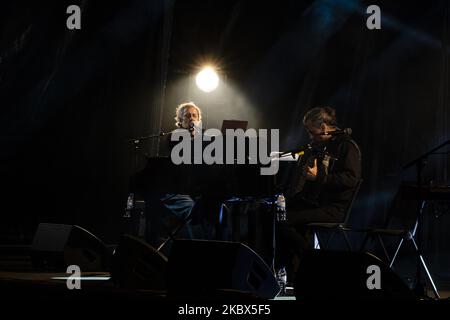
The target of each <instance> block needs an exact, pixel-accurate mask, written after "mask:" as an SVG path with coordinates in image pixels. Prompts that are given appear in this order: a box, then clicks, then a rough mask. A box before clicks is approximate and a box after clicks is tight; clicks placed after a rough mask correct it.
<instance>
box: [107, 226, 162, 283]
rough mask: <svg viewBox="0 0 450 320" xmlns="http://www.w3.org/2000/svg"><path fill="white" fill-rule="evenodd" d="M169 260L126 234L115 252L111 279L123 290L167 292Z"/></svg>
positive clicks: (141, 241)
mask: <svg viewBox="0 0 450 320" xmlns="http://www.w3.org/2000/svg"><path fill="white" fill-rule="evenodd" d="M166 270H167V258H166V257H165V256H164V255H163V254H162V253H160V252H158V251H156V249H155V248H153V247H152V246H150V245H149V244H147V243H146V242H145V241H143V240H141V239H139V238H136V237H133V236H131V235H128V234H125V235H123V236H122V238H121V240H120V242H119V245H118V246H117V248H116V250H115V251H114V255H113V262H112V268H111V278H112V280H113V281H114V283H116V284H117V285H119V286H120V287H121V288H129V289H152V290H166Z"/></svg>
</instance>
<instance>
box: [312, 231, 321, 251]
mask: <svg viewBox="0 0 450 320" xmlns="http://www.w3.org/2000/svg"><path fill="white" fill-rule="evenodd" d="M313 237H314V249H315V250H320V241H319V237H318V235H317V232H315V231H313Z"/></svg>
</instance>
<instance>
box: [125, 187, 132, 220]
mask: <svg viewBox="0 0 450 320" xmlns="http://www.w3.org/2000/svg"><path fill="white" fill-rule="evenodd" d="M133 208H134V193H130V194H129V195H128V199H127V206H126V208H125V214H124V215H123V217H124V218H130V217H131V210H133Z"/></svg>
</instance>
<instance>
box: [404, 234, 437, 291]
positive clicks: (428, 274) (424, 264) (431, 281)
mask: <svg viewBox="0 0 450 320" xmlns="http://www.w3.org/2000/svg"><path fill="white" fill-rule="evenodd" d="M411 242H412V243H413V245H414V248H415V249H416V252H417V253H418V252H419V248H418V247H417V243H416V240H414V238H411ZM419 259H420V263H421V264H422V267H423V268H424V270H425V272H426V274H427V278H428V281H430V284H431V287H432V288H433V292H434V296H435V297H436V298H438V299H439V298H440V295H439V292H438V290H437V288H436V285H435V284H434V281H433V278H432V277H431V274H430V271H428V267H427V264H426V263H425V260H424V258H423V256H422V255H419ZM416 281H420V279H417V280H416Z"/></svg>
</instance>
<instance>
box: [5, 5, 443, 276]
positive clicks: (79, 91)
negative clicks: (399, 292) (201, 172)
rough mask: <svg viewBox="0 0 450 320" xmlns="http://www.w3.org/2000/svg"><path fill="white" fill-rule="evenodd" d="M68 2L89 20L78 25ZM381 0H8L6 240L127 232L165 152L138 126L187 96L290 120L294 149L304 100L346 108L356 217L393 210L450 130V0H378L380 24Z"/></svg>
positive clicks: (433, 171)
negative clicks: (374, 21) (135, 203)
mask: <svg viewBox="0 0 450 320" xmlns="http://www.w3.org/2000/svg"><path fill="white" fill-rule="evenodd" d="M71 4H77V5H79V6H80V7H81V9H82V21H81V30H68V29H67V28H66V19H67V17H68V16H69V15H68V14H67V13H66V8H67V7H68V6H69V5H71ZM370 4H373V3H372V2H370V1H357V0H339V1H331V0H316V1H298V0H296V1H294V0H292V1H278V2H276V3H275V2H271V3H268V4H264V3H262V2H250V1H238V0H233V1H217V0H214V1H213V0H196V1H174V0H172V1H169V0H168V1H164V0H154V1H150V0H147V1H144V0H142V1H137V0H135V1H117V2H114V3H100V2H98V1H97V2H95V1H89V0H85V1H58V3H54V2H48V3H45V2H42V1H39V2H36V1H34V2H31V1H30V2H27V1H5V2H3V3H2V5H1V6H2V7H1V10H0V106H1V109H0V110H1V111H0V112H1V119H0V120H1V126H0V130H1V140H0V141H1V146H0V158H1V166H0V170H1V183H2V187H3V188H2V191H1V198H0V207H1V210H0V215H1V217H0V219H1V220H0V221H1V223H0V240H1V242H2V243H29V242H30V241H31V237H32V235H33V233H34V230H35V228H36V226H37V224H38V223H39V222H44V221H45V222H57V223H69V224H78V225H80V226H83V227H85V228H87V229H89V230H91V231H92V232H93V233H94V234H96V235H98V236H99V237H101V238H103V239H104V240H105V241H107V242H110V243H114V242H116V241H117V239H118V236H119V234H120V232H121V227H122V226H121V216H122V214H123V209H124V206H125V202H126V198H127V192H128V184H129V178H130V176H131V175H132V173H133V172H135V171H136V170H138V169H139V168H141V167H142V166H143V165H144V164H145V158H144V154H147V155H149V156H155V155H157V154H158V141H157V140H152V141H144V143H143V144H142V145H141V152H140V153H138V154H137V155H136V154H135V153H134V152H133V146H132V145H130V144H129V143H128V142H126V140H127V139H129V138H131V137H136V136H145V135H149V134H155V133H158V132H160V131H161V130H163V131H168V130H171V129H173V125H174V121H173V116H174V109H175V107H176V105H177V104H179V103H181V102H184V101H191V100H192V101H194V102H196V103H197V104H198V105H199V106H200V107H201V108H202V110H203V112H204V125H205V127H219V128H220V125H221V122H222V120H223V119H242V120H248V121H249V126H250V127H252V128H256V129H258V128H279V129H280V133H281V148H282V149H289V148H292V147H295V146H296V145H299V144H303V143H306V142H307V136H306V134H305V132H304V131H303V129H302V127H301V119H302V115H303V114H304V112H305V111H306V110H307V109H309V108H311V107H314V106H319V105H330V106H333V107H335V108H336V109H337V112H338V116H339V120H340V123H341V126H342V127H351V128H352V129H353V136H354V139H355V140H356V141H357V142H358V143H359V144H360V146H361V149H362V153H363V177H364V184H363V186H362V190H361V193H360V195H359V197H358V200H357V202H356V204H355V212H354V215H353V217H352V223H354V224H355V225H357V226H369V225H373V224H374V223H381V222H382V221H383V219H384V217H385V216H386V215H387V213H388V209H389V207H390V204H391V200H392V198H393V196H394V193H395V191H396V190H397V188H398V185H399V183H400V181H401V180H412V179H414V178H415V176H414V170H413V169H409V170H403V169H402V166H403V165H404V164H405V163H407V162H409V161H411V160H413V159H414V158H416V157H418V156H419V155H421V154H422V153H424V152H426V151H427V150H429V149H431V148H432V147H434V146H436V145H438V144H440V143H442V142H444V141H447V140H448V139H449V138H450V134H449V133H450V127H449V120H450V115H449V92H448V91H449V66H448V60H449V52H450V51H449V50H450V48H449V40H450V35H449V23H450V22H449V19H450V18H449V3H448V1H445V0H442V1H421V2H419V3H416V2H414V3H412V2H411V1H377V3H376V4H377V5H378V6H379V7H380V8H381V15H382V29H381V30H369V29H367V27H366V19H367V18H368V16H369V15H368V14H367V13H366V8H367V7H368V6H369V5H370ZM206 62H210V63H213V64H215V65H216V66H218V67H219V74H220V77H221V83H220V86H219V89H218V90H217V91H215V92H212V93H209V94H205V93H202V92H201V91H199V90H198V89H197V88H196V86H195V84H194V77H195V73H196V72H197V71H198V68H199V67H201V66H202V65H203V64H204V63H206ZM444 151H446V150H445V149H444ZM449 165H450V164H449V161H448V157H447V155H436V156H433V157H432V158H430V161H429V162H428V165H427V167H426V169H425V178H426V180H427V181H430V180H433V182H434V183H435V184H449V181H448V169H449ZM444 211H445V210H444ZM449 226H450V213H449V212H448V211H445V212H444V213H443V214H432V213H430V214H429V215H428V216H427V221H426V225H425V229H424V230H423V231H424V234H425V238H426V245H427V248H428V250H429V253H430V256H431V257H432V259H434V261H435V262H436V264H437V265H438V266H439V268H440V269H439V270H440V272H441V274H442V275H443V277H445V276H448V277H450V275H448V274H445V270H449V269H450V262H449V261H450V258H448V257H449V256H450V254H449V252H450V244H449V243H450V241H449V238H448V235H446V230H447V229H448V227H449ZM447 234H448V233H447ZM355 241H357V239H356V240H355ZM442 257H447V258H442Z"/></svg>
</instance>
